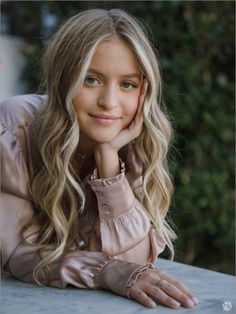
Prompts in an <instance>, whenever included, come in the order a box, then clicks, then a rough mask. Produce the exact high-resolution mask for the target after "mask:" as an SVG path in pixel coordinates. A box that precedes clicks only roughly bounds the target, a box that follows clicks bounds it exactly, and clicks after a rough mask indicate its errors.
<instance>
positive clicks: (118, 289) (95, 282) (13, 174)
mask: <svg viewBox="0 0 236 314" xmlns="http://www.w3.org/2000/svg"><path fill="white" fill-rule="evenodd" d="M18 101H19V99H18V98H17V97H15V98H14V99H9V100H8V101H7V104H8V105H9V104H11V106H8V105H7V104H6V103H3V104H2V108H1V109H3V110H2V113H3V114H2V119H3V121H2V124H1V126H2V129H1V155H2V156H1V158H2V181H3V182H2V198H1V226H0V227H1V228H0V230H1V243H2V249H1V250H2V261H3V267H4V269H5V270H7V271H9V272H10V273H11V274H12V275H13V276H15V277H16V278H17V279H19V280H22V281H25V282H34V280H33V270H34V268H35V266H36V265H37V264H38V263H39V262H40V257H39V255H38V254H37V245H30V244H28V243H27V242H26V241H25V240H24V239H23V238H22V236H21V228H22V226H23V225H24V224H25V223H26V222H27V221H28V220H29V219H30V218H31V217H32V216H33V214H34V212H33V207H32V204H31V202H30V201H29V198H28V194H27V183H28V177H29V160H28V155H27V154H26V152H27V151H28V149H29V147H27V145H28V143H29V141H28V126H27V123H26V124H24V123H21V125H19V124H17V121H14V110H12V108H13V109H14V106H12V102H14V104H15V105H16V106H17V105H21V104H22V101H23V103H24V105H25V103H27V101H28V104H27V105H28V106H30V104H31V102H32V101H36V100H35V99H34V98H32V97H31V98H30V100H29V99H28V98H27V97H26V99H23V98H20V103H19V104H17V102H18ZM37 101H39V100H38V99H37ZM7 108H8V109H7ZM9 108H10V110H12V112H11V113H10V114H11V119H9V112H7V114H6V110H9ZM6 116H7V117H8V118H6V119H4V117H6ZM16 125H17V127H16ZM89 184H90V185H91V187H92V189H93V190H94V192H95V194H96V195H97V199H98V210H99V221H100V231H101V234H100V236H101V244H102V247H101V251H84V250H83V251H80V250H76V251H70V252H67V253H66V254H64V255H63V256H62V257H61V258H59V259H57V260H56V261H54V262H53V263H52V264H50V271H51V274H50V282H49V283H48V284H47V285H48V286H51V287H58V288H65V287H66V286H67V285H68V284H71V285H74V286H76V287H78V288H91V289H109V290H112V291H113V292H115V293H117V294H120V295H126V290H125V287H126V284H127V282H128V280H129V278H130V277H131V275H132V274H134V273H135V271H137V269H142V268H143V269H146V268H149V267H150V268H151V267H153V266H152V265H151V264H149V263H152V262H154V261H155V258H156V256H157V254H158V253H159V252H160V251H162V250H163V243H162V244H161V245H162V247H160V246H159V247H158V240H157V238H158V237H157V235H156V232H155V231H154V230H153V229H152V228H151V227H150V223H149V221H148V218H147V216H146V214H145V213H144V211H143V209H142V207H141V205H140V204H139V202H138V201H137V200H136V199H135V197H134V195H133V192H132V189H131V188H130V184H129V182H128V180H127V178H126V175H125V173H124V171H123V172H122V171H121V173H120V174H119V175H118V176H116V177H114V178H110V179H104V180H103V179H96V178H92V180H91V181H90V182H89ZM98 191H100V192H101V191H102V192H103V195H104V196H103V197H101V193H100V196H98V194H99V193H98ZM115 191H116V198H114V197H113V195H114V192H115ZM124 191H125V193H123V192H124ZM117 193H120V194H117ZM117 195H119V198H118V199H119V201H118V199H117ZM121 196H122V197H121ZM104 200H105V202H104ZM103 203H105V204H106V206H108V207H107V208H105V209H106V210H107V209H108V210H109V209H110V211H109V213H108V212H106V213H105V211H104V206H103ZM121 205H122V206H121ZM125 205H126V206H125ZM36 235H37V227H35V229H34V230H33V229H32V228H31V230H29V231H28V234H27V237H28V239H30V238H31V237H32V238H33V237H35V236H36ZM160 243H161V240H160ZM143 252H146V253H145V254H143ZM49 253H50V252H49V251H47V252H45V253H44V254H45V255H47V254H49ZM143 255H145V256H144V257H143ZM140 266H141V268H140ZM142 266H144V267H142ZM47 279H48V278H47Z"/></svg>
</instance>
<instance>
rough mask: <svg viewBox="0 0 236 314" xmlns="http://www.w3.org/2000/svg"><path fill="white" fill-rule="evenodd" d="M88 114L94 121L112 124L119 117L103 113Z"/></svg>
mask: <svg viewBox="0 0 236 314" xmlns="http://www.w3.org/2000/svg"><path fill="white" fill-rule="evenodd" d="M89 116H90V117H92V118H93V120H94V121H95V122H97V123H100V124H104V125H110V124H113V123H115V122H116V121H118V120H119V119H120V117H117V116H113V115H103V114H91V113H90V114H89Z"/></svg>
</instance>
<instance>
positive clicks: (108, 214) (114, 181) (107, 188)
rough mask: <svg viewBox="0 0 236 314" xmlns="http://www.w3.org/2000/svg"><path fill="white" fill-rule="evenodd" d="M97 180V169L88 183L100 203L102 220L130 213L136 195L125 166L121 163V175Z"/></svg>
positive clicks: (99, 208) (99, 209)
mask: <svg viewBox="0 0 236 314" xmlns="http://www.w3.org/2000/svg"><path fill="white" fill-rule="evenodd" d="M95 178H96V169H95V172H94V173H93V175H92V177H91V180H89V181H88V183H89V184H90V186H91V188H92V190H93V191H94V192H95V194H96V196H97V201H98V211H99V217H100V219H105V220H107V219H111V218H115V217H117V216H119V215H121V214H124V213H126V212H127V211H129V210H130V209H131V208H132V206H133V204H134V202H135V197H134V193H133V191H132V189H131V187H130V185H129V182H128V180H127V178H126V176H125V166H124V163H123V162H121V173H120V174H118V175H117V176H115V177H112V178H102V179H95Z"/></svg>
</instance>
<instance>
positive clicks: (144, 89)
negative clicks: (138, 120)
mask: <svg viewBox="0 0 236 314" xmlns="http://www.w3.org/2000/svg"><path fill="white" fill-rule="evenodd" d="M147 88H148V81H147V79H144V80H143V82H142V86H141V90H140V96H139V104H138V111H137V115H140V114H141V113H142V108H143V104H144V99H145V96H146V93H147Z"/></svg>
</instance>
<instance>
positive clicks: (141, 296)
mask: <svg viewBox="0 0 236 314" xmlns="http://www.w3.org/2000/svg"><path fill="white" fill-rule="evenodd" d="M130 297H131V298H132V299H134V300H136V301H138V302H139V303H141V304H142V305H144V306H146V307H150V308H154V307H155V306H156V303H155V302H154V301H153V300H152V299H151V298H150V297H148V296H147V294H146V293H144V292H143V291H142V290H140V289H137V288H133V289H132V288H131V291H130Z"/></svg>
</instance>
